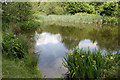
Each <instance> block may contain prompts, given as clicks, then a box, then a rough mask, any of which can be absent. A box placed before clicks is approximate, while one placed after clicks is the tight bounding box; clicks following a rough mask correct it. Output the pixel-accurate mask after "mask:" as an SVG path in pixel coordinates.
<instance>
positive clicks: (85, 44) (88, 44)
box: [78, 39, 98, 49]
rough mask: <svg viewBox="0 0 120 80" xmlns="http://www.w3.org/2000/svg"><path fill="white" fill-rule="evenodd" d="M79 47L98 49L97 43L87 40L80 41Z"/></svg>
mask: <svg viewBox="0 0 120 80" xmlns="http://www.w3.org/2000/svg"><path fill="white" fill-rule="evenodd" d="M78 47H79V48H84V49H88V47H89V48H90V49H95V48H96V49H97V48H98V47H97V42H94V43H93V42H92V41H90V40H89V39H85V40H82V41H80V42H79V44H78Z"/></svg>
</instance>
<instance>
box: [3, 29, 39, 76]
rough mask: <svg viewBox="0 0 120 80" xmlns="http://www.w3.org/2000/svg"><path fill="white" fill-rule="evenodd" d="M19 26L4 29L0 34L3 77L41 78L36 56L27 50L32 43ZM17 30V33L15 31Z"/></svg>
mask: <svg viewBox="0 0 120 80" xmlns="http://www.w3.org/2000/svg"><path fill="white" fill-rule="evenodd" d="M18 31H20V30H19V28H16V29H15V28H14V29H12V28H7V29H4V31H3V35H2V69H3V70H2V76H3V78H41V73H40V71H39V70H38V69H37V57H35V56H34V54H33V52H32V51H29V50H30V49H31V47H32V46H33V45H30V43H31V41H30V40H29V39H28V38H26V36H25V35H22V34H21V33H18ZM16 32H17V33H16Z"/></svg>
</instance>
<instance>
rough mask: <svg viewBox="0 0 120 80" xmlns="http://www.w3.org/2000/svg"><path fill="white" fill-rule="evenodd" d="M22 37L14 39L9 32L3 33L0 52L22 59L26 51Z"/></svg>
mask: <svg viewBox="0 0 120 80" xmlns="http://www.w3.org/2000/svg"><path fill="white" fill-rule="evenodd" d="M24 39H25V38H23V37H16V35H15V34H13V32H12V31H11V30H9V31H7V32H3V40H2V52H3V54H4V53H5V54H6V55H7V56H11V55H12V56H15V57H17V58H23V57H24V54H25V53H27V52H28V51H27V50H28V44H27V41H26V40H24Z"/></svg>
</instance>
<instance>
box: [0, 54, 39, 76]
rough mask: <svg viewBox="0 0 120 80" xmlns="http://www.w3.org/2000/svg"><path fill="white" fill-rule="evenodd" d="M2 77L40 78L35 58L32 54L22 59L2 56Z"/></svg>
mask: <svg viewBox="0 0 120 80" xmlns="http://www.w3.org/2000/svg"><path fill="white" fill-rule="evenodd" d="M2 77H3V78H41V73H40V71H39V70H38V68H37V60H35V58H34V57H33V55H27V56H26V57H25V58H23V59H15V58H14V57H12V58H8V57H6V56H5V55H3V56H2Z"/></svg>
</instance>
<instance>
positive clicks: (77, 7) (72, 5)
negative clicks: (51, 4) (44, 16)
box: [65, 2, 95, 14]
mask: <svg viewBox="0 0 120 80" xmlns="http://www.w3.org/2000/svg"><path fill="white" fill-rule="evenodd" d="M65 9H66V12H68V13H71V14H75V13H79V12H83V13H84V12H86V13H89V14H91V13H95V9H94V6H92V5H89V3H84V2H68V3H66V7H65Z"/></svg>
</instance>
